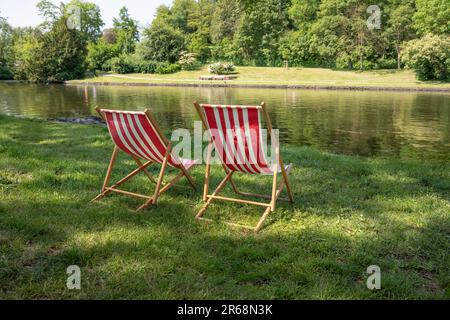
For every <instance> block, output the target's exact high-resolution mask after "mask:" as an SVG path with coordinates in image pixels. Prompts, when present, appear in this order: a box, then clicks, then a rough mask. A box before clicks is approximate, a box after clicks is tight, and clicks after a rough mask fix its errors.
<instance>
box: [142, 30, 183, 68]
mask: <svg viewBox="0 0 450 320" xmlns="http://www.w3.org/2000/svg"><path fill="white" fill-rule="evenodd" d="M183 48H184V34H183V33H182V32H181V31H180V30H179V29H177V28H174V27H172V26H169V25H165V24H162V23H154V24H152V26H151V27H150V28H149V29H146V30H145V31H144V38H143V40H142V42H141V43H140V45H139V47H138V49H137V51H138V52H139V53H140V55H141V56H142V57H143V58H145V59H147V60H156V61H160V62H163V61H169V62H171V63H175V62H177V61H178V59H179V58H180V52H181V51H182V50H183Z"/></svg>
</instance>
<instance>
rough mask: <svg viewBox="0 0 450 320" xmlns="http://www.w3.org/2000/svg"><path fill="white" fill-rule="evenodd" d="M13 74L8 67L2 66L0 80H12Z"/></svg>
mask: <svg viewBox="0 0 450 320" xmlns="http://www.w3.org/2000/svg"><path fill="white" fill-rule="evenodd" d="M12 79H13V74H12V72H11V71H10V70H9V69H8V67H2V66H0V80H12Z"/></svg>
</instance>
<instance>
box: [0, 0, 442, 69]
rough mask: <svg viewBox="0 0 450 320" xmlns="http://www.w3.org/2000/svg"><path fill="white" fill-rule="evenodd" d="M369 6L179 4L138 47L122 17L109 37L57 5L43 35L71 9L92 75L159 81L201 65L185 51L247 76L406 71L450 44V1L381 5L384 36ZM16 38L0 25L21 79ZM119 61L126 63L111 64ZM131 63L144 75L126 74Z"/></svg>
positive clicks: (92, 16)
mask: <svg viewBox="0 0 450 320" xmlns="http://www.w3.org/2000/svg"><path fill="white" fill-rule="evenodd" d="M372 4H374V3H373V1H370V0H310V1H303V0H253V1H250V0H173V1H172V4H171V5H170V6H167V5H162V6H159V7H158V8H157V12H156V16H155V19H154V20H153V22H152V24H151V25H150V26H149V27H147V28H144V30H143V31H142V39H140V34H139V29H138V24H137V22H136V21H135V20H134V19H132V17H131V16H130V14H129V12H128V10H127V8H125V7H123V8H121V10H120V12H119V15H118V17H117V18H115V19H114V27H113V28H112V29H107V30H104V32H103V36H102V32H101V27H102V26H103V21H102V20H101V16H100V10H99V8H98V6H96V5H95V4H94V3H91V2H86V1H82V0H71V1H70V2H68V3H67V4H64V3H61V4H60V5H55V4H54V3H53V2H52V1H49V0H41V1H39V3H38V5H37V7H38V10H39V12H40V14H41V16H42V17H43V18H44V23H43V24H42V25H41V26H40V27H39V29H40V31H41V33H42V35H45V34H46V33H48V32H50V31H51V30H52V28H53V26H54V25H55V23H56V22H57V21H59V20H60V19H61V18H62V17H64V18H66V19H68V18H69V16H71V14H73V10H72V9H71V8H73V7H74V6H76V7H77V8H80V18H81V30H75V31H81V32H80V33H79V35H81V36H82V39H83V40H84V42H85V47H87V51H88V56H87V60H86V63H85V65H86V66H87V67H88V68H89V69H90V70H95V69H102V68H103V69H105V68H106V69H108V70H109V69H110V67H111V64H110V63H109V62H114V68H115V69H117V70H122V71H127V70H128V69H139V70H152V71H153V72H154V71H155V70H154V69H156V67H155V62H168V63H169V64H176V63H177V62H178V61H180V63H181V65H183V66H182V68H183V69H185V70H188V69H191V68H193V69H195V68H196V67H197V66H196V65H195V63H194V64H191V63H189V62H188V61H187V60H189V59H184V58H183V57H182V56H181V53H182V52H183V51H186V52H189V53H192V54H195V55H196V60H198V61H199V62H201V63H202V64H206V63H211V62H213V61H232V62H233V63H234V64H237V65H244V66H245V65H248V66H278V67H279V66H282V64H283V61H288V62H289V65H291V66H298V67H301V66H308V67H328V68H338V69H345V70H355V69H358V70H370V69H380V68H390V69H391V68H392V69H393V68H398V69H401V68H402V67H403V66H404V65H403V62H402V61H403V60H402V59H401V56H402V48H403V47H404V44H405V43H406V42H408V41H410V40H413V39H418V38H421V37H422V38H423V37H425V36H426V35H427V34H432V35H442V36H448V35H449V34H450V6H449V5H448V0H402V1H400V0H380V1H379V2H378V3H377V5H378V6H379V7H380V9H381V11H382V16H381V29H380V30H378V29H371V28H369V27H368V24H367V20H368V18H369V16H370V14H368V13H367V8H368V7H369V5H372ZM15 33H16V30H15V29H14V28H10V27H9V25H8V24H7V23H6V21H5V20H4V19H1V20H0V64H1V65H3V67H4V68H11V66H12V65H17V64H18V63H16V61H15V55H16V56H17V57H18V59H19V58H20V59H22V62H21V63H22V64H21V63H19V64H20V65H21V66H19V67H17V68H16V69H18V70H22V71H23V70H24V69H22V67H23V66H25V65H24V64H23V61H25V60H27V59H23V56H26V55H28V54H29V52H25V53H24V54H23V55H22V57H21V53H18V52H16V53H14V52H13V50H12V48H16V49H20V48H19V47H18V46H16V45H15V42H18V43H25V42H27V41H28V40H26V41H22V40H20V39H19V38H20V37H22V36H23V35H14V34H15ZM11 34H12V36H11ZM38 39H41V37H38ZM16 51H17V50H16ZM135 53H136V55H134V54H135ZM119 55H122V56H121V58H120V59H116V60H114V61H113V60H112V58H118V57H119ZM128 56H133V58H132V59H131V60H133V61H134V62H136V61H138V60H139V63H137V64H138V65H141V66H144V67H136V68H134V67H133V68H128V67H127V66H128V62H130V61H129V60H130V59H129V58H128ZM125 57H127V58H125ZM136 57H138V58H136ZM185 60H186V62H185ZM146 61H149V64H148V65H146ZM445 64H447V62H445ZM410 65H411V63H410ZM80 67H81V68H84V66H83V65H81V66H80ZM446 67H448V65H446ZM174 68H175V67H174ZM161 69H162V70H163V71H165V69H167V68H161ZM168 69H170V68H168ZM140 72H142V71H140ZM76 73H78V72H76ZM427 73H428V72H427ZM14 74H21V76H23V75H24V74H26V73H23V72H19V71H17V72H16V71H14ZM432 77H435V75H434V76H432Z"/></svg>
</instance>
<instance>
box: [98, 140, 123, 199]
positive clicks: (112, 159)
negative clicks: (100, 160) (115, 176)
mask: <svg viewBox="0 0 450 320" xmlns="http://www.w3.org/2000/svg"><path fill="white" fill-rule="evenodd" d="M118 153H119V148H117V146H115V147H114V150H113V153H112V156H111V160H110V161H109V166H108V170H107V171H106V177H105V180H104V182H103V186H102V192H101V193H100V194H99V195H98V196H97V197H95V198H94V199H93V200H92V201H98V200H100V199H101V198H103V197H104V196H105V195H104V192H105V190H106V188H107V187H108V183H109V181H110V180H111V173H112V170H113V168H114V164H115V163H116V159H117V154H118Z"/></svg>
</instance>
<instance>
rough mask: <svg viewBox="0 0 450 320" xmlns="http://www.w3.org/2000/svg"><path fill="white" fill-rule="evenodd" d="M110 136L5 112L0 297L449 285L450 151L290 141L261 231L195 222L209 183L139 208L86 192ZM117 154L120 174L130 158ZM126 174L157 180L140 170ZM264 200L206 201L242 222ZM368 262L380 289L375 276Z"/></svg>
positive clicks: (411, 293) (289, 295) (322, 291)
mask: <svg viewBox="0 0 450 320" xmlns="http://www.w3.org/2000/svg"><path fill="white" fill-rule="evenodd" d="M111 149H112V142H111V141H110V138H109V137H108V133H107V131H106V129H105V128H102V127H98V126H80V125H70V124H61V123H48V122H45V121H42V120H27V119H18V118H11V117H7V116H0V299H16V298H25V299H80V298H82V299H273V298H276V299H382V298H386V299H430V298H437V299H449V298H450V255H449V245H450V213H449V212H450V164H449V163H426V162H423V161H417V162H416V161H400V160H398V161H396V160H385V159H369V158H361V157H350V156H342V155H333V154H329V153H326V152H320V151H317V150H314V149H311V148H306V147H304V148H296V147H287V146H285V148H284V149H283V150H282V151H283V155H284V158H285V162H292V163H294V164H295V170H294V171H293V174H292V177H291V179H292V184H293V189H294V194H295V197H296V202H295V204H294V205H290V204H287V203H286V204H281V206H280V207H279V209H278V210H277V211H276V212H275V213H274V214H272V215H271V216H270V218H269V222H268V224H267V225H266V228H265V229H263V231H262V232H261V233H259V234H253V233H246V232H244V231H242V230H236V229H231V228H229V227H226V226H224V225H223V224H220V223H216V224H203V223H198V222H196V221H195V220H194V216H195V213H196V212H197V210H198V209H199V208H200V207H201V205H202V202H201V192H200V191H199V192H197V193H196V192H194V191H191V190H190V189H188V188H186V186H187V183H185V182H183V183H181V187H178V188H175V189H172V190H170V191H169V192H168V193H166V194H165V195H164V196H163V197H162V198H161V199H160V203H159V207H155V208H151V209H149V210H146V211H144V212H142V213H133V212H130V211H129V210H128V209H129V208H134V207H137V206H138V205H139V204H140V202H139V201H138V200H135V199H129V198H126V197H121V196H111V197H109V198H107V199H106V200H105V201H104V202H103V203H101V204H91V203H90V202H89V201H90V200H91V199H92V198H93V197H94V196H95V195H96V194H97V193H98V192H99V188H100V186H101V183H102V180H103V175H104V173H105V170H106V166H107V161H108V159H109V157H110V154H111ZM122 159H123V161H122V162H121V165H120V166H119V170H118V172H117V173H118V175H117V176H120V175H124V174H125V173H127V172H128V171H131V169H132V162H130V161H128V160H127V159H126V158H122ZM203 170H204V167H199V168H198V169H196V170H195V171H194V172H193V176H194V178H195V180H196V181H197V183H198V185H199V186H200V185H202V182H203V175H204V173H203ZM215 172H216V173H219V172H220V170H219V169H218V168H216V169H215ZM117 176H115V177H117ZM215 177H216V178H215V179H214V180H213V182H214V183H217V182H218V181H219V179H220V178H222V175H218V174H216V175H215ZM237 181H240V182H241V183H245V184H246V185H247V187H248V189H249V190H253V191H256V190H258V191H259V190H260V189H264V188H267V190H268V189H270V187H269V184H265V183H264V182H265V181H264V179H262V180H261V179H259V178H258V179H256V178H253V177H246V176H239V177H238V179H237ZM128 188H129V190H132V191H147V192H149V193H150V191H151V190H152V185H150V184H149V182H148V179H146V177H145V176H142V177H138V178H137V179H136V180H134V181H133V182H132V183H130V184H129V186H128ZM227 192H231V191H230V190H228V191H227ZM260 214H261V210H260V209H255V207H250V206H241V205H238V204H227V203H223V204H220V205H214V206H212V207H211V210H210V211H209V213H208V215H209V217H215V218H220V219H223V220H227V221H233V222H240V223H245V222H246V223H256V221H257V220H258V217H259V216H260ZM69 265H78V266H80V268H81V272H82V283H81V286H82V288H81V290H79V291H77V290H75V291H70V290H68V289H67V288H66V279H67V274H66V268H67V267H68V266H69ZM370 265H378V266H379V267H380V268H381V272H382V274H381V276H382V280H381V281H382V284H381V285H382V288H381V290H375V291H370V290H368V289H367V288H366V279H367V277H368V275H367V274H366V269H367V267H368V266H370Z"/></svg>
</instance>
